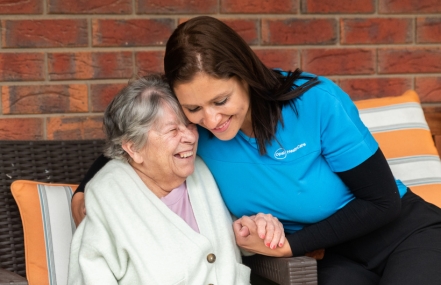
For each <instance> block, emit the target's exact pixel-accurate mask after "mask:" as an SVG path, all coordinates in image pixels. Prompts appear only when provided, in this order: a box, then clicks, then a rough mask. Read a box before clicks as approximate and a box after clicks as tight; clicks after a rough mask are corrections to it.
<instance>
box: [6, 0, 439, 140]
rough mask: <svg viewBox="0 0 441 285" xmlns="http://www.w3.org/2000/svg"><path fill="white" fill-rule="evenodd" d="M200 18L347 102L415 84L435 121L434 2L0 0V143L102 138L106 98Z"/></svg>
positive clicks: (154, 65)
mask: <svg viewBox="0 0 441 285" xmlns="http://www.w3.org/2000/svg"><path fill="white" fill-rule="evenodd" d="M201 14H206V15H211V16H215V17H218V18H220V19H222V20H224V21H225V22H226V23H227V24H229V25H230V26H231V27H233V28H234V29H235V30H236V31H238V32H239V34H240V35H242V37H243V38H244V39H245V40H246V41H247V42H248V43H249V44H250V45H251V46H252V48H253V49H254V50H255V51H256V52H257V54H258V55H259V56H260V57H261V59H262V60H263V61H264V62H265V63H266V64H267V65H268V66H270V67H281V68H284V69H294V68H296V67H300V68H302V69H303V70H305V71H309V72H312V73H315V74H319V75H325V76H328V77H330V78H332V79H333V80H335V81H336V82H337V83H338V84H339V85H340V86H341V87H342V88H343V89H344V90H346V91H347V92H348V93H349V94H350V95H351V97H352V98H353V99H354V100H357V99H364V98H371V97H382V96H391V95H394V96H396V95H400V94H401V93H403V92H404V91H405V90H407V89H415V90H416V91H417V92H418V93H419V95H420V97H421V100H422V102H423V105H424V108H425V111H426V113H427V114H434V115H435V116H438V118H441V45H440V44H441V1H440V0H193V1H189V0H149V1H147V0H14V1H13V0H0V20H1V21H0V25H1V39H0V88H1V102H0V139H30V140H35V139H36V140H52V139H88V138H102V137H103V133H102V130H101V120H102V112H103V110H104V108H105V106H106V105H107V104H108V102H109V101H110V100H111V98H112V97H113V96H114V95H115V94H116V92H117V91H118V90H119V89H120V88H121V87H122V86H123V85H124V84H125V83H126V82H127V79H128V78H130V77H132V75H134V74H143V73H146V72H151V71H161V70H162V68H163V65H162V57H163V53H164V45H165V43H166V41H167V38H168V36H169V35H170V34H171V32H172V31H173V29H174V28H175V27H176V26H177V24H178V23H180V22H182V21H184V20H185V19H188V18H191V17H193V16H196V15H201ZM440 125H441V123H440ZM439 127H440V129H441V126H439ZM440 132H441V131H440Z"/></svg>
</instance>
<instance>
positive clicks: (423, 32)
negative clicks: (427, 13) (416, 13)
mask: <svg viewBox="0 0 441 285" xmlns="http://www.w3.org/2000/svg"><path fill="white" fill-rule="evenodd" d="M416 34H417V42H418V43H441V18H417V27H416Z"/></svg>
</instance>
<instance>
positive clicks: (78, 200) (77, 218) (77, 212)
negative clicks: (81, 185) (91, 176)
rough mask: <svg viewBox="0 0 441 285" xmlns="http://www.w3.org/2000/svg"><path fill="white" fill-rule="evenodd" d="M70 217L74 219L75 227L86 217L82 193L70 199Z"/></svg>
mask: <svg viewBox="0 0 441 285" xmlns="http://www.w3.org/2000/svg"><path fill="white" fill-rule="evenodd" d="M71 207H72V217H73V219H74V222H75V225H76V226H77V227H78V225H79V224H80V223H81V221H82V220H83V219H84V217H85V216H86V205H85V203H84V193H82V192H78V193H76V194H75V195H74V196H73V197H72V206H71Z"/></svg>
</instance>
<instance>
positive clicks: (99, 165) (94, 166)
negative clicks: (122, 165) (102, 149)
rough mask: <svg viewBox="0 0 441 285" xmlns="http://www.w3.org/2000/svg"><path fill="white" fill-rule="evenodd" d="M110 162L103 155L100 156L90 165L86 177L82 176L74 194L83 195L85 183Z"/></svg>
mask: <svg viewBox="0 0 441 285" xmlns="http://www.w3.org/2000/svg"><path fill="white" fill-rule="evenodd" d="M109 161H110V158H107V157H105V156H104V155H103V154H102V155H100V156H99V157H98V158H97V159H96V160H95V161H94V162H93V164H92V166H91V167H90V168H89V170H88V171H87V173H86V175H85V176H84V178H83V180H81V182H80V185H78V188H77V190H75V193H74V195H75V194H77V193H79V192H83V193H84V189H85V187H86V184H87V182H89V181H90V180H91V179H92V178H93V177H94V176H95V174H96V173H97V172H98V171H99V170H100V169H101V168H103V166H104V165H106V163H107V162H109ZM72 197H73V196H72Z"/></svg>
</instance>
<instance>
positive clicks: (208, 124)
mask: <svg viewBox="0 0 441 285" xmlns="http://www.w3.org/2000/svg"><path fill="white" fill-rule="evenodd" d="M202 120H203V121H202V122H203V126H204V127H205V128H207V129H214V128H216V127H217V126H218V125H219V123H220V121H221V120H222V116H221V115H220V114H219V113H218V112H216V111H215V110H213V109H212V108H206V109H205V110H204V117H203V119H202Z"/></svg>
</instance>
